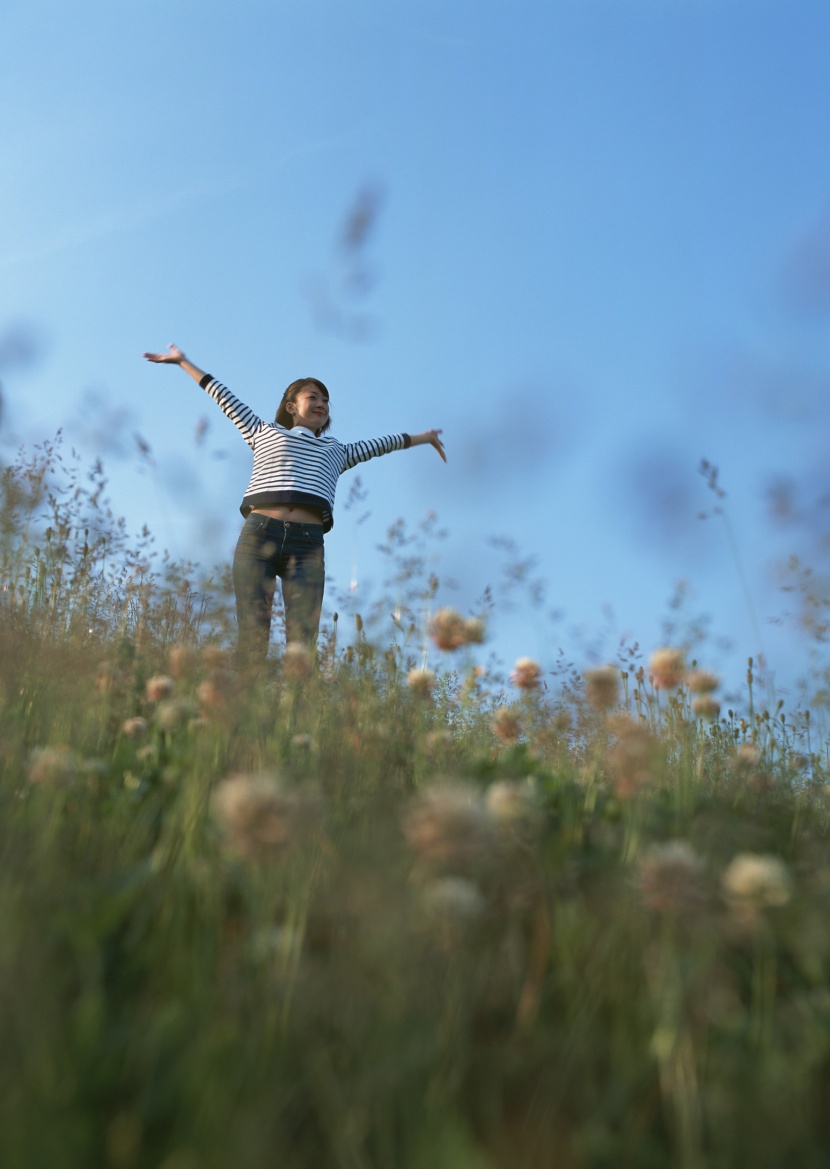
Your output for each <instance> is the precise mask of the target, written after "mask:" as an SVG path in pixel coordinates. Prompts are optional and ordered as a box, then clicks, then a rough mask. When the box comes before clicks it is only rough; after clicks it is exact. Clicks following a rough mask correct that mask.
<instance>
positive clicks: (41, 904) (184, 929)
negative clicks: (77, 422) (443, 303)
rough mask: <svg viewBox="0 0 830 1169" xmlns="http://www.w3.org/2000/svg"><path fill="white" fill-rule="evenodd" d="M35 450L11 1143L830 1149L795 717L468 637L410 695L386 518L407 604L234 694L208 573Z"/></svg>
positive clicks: (800, 1156)
mask: <svg viewBox="0 0 830 1169" xmlns="http://www.w3.org/2000/svg"><path fill="white" fill-rule="evenodd" d="M59 460H60V451H59V448H55V447H53V446H47V447H45V448H43V450H42V451H41V452H39V454H38V455H37V457H36V458H34V459H32V460H31V461H30V462H29V463H28V464H24V463H21V464H19V465H18V466H17V467H15V468H11V469H9V470H7V472H6V473H5V476H4V480H3V492H4V500H5V507H4V509H3V511H2V514H3V516H4V520H3V528H2V533H0V537H1V538H2V543H1V544H0V568H2V584H3V586H4V591H3V594H2V596H3V601H2V605H0V661H1V662H2V674H1V675H0V746H2V751H1V752H0V757H1V758H2V763H1V764H0V1018H2V1024H1V1025H0V1038H2V1043H0V1164H2V1165H3V1166H9V1167H15V1169H17V1167H21V1169H28V1167H29V1166H32V1167H34V1166H42V1165H43V1166H46V1165H49V1166H52V1165H59V1166H61V1169H74V1167H76V1166H77V1169H88V1167H90V1166H99V1165H100V1166H102V1167H108V1169H109V1167H112V1169H144V1167H145V1166H146V1167H147V1169H160V1167H163V1169H227V1167H228V1166H234V1167H235V1169H236V1167H239V1169H248V1167H250V1169H259V1167H264V1166H272V1165H273V1166H279V1167H280V1169H295V1167H296V1169H306V1167H307V1169H321V1167H325V1169H328V1167H329V1166H332V1167H337V1169H340V1167H343V1169H346V1167H349V1169H363V1167H366V1169H370V1167H371V1169H375V1167H377V1169H408V1167H412V1169H420V1167H424V1169H427V1167H429V1169H497V1167H502V1166H503V1167H504V1169H536V1167H537V1166H538V1167H539V1169H543V1167H544V1169H547V1167H550V1166H557V1167H563V1169H570V1167H571V1166H573V1167H592V1169H593V1167H597V1169H598V1167H605V1166H608V1167H609V1169H611V1167H614V1169H618V1167H620V1166H626V1167H640V1166H642V1167H644V1169H645V1167H647V1166H654V1167H655V1169H664V1167H665V1166H678V1167H682V1169H692V1167H697V1166H700V1167H703V1166H706V1167H707V1169H713V1167H714V1169H720V1167H722V1169H733V1167H734V1166H735V1165H741V1164H752V1165H753V1166H754V1167H762V1166H770V1167H772V1166H781V1167H782V1169H783V1167H784V1166H787V1167H790V1166H793V1165H798V1166H799V1169H812V1167H813V1166H815V1167H819V1166H824V1165H826V1164H827V1163H828V1153H827V1150H828V1148H830V1112H828V1110H827V1107H826V1101H827V1098H828V1091H830V985H828V969H830V967H829V966H828V963H830V931H828V930H827V928H826V923H827V920H828V913H830V865H828V860H827V832H828V819H829V818H830V798H829V797H828V793H827V788H826V783H827V775H826V770H825V766H824V758H825V756H824V752H825V749H826V745H825V744H824V743H823V742H822V741H821V736H820V734H819V732H818V731H817V730H816V729H815V727H813V726H811V725H810V721H809V719H808V718H807V717H806V715H805V714H804V713H798V714H796V713H793V714H791V715H789V714H786V713H785V712H783V711H781V710H775V711H773V712H767V711H765V710H763V709H758V710H757V711H756V710H755V708H754V707H753V708H752V709H751V710H750V709H749V707H748V709H747V711H746V712H744V713H743V714H742V713H741V712H738V711H731V712H723V713H722V717H721V718H719V719H715V721H712V722H709V721H705V720H703V719H701V718H698V717H697V716H696V715H695V713H694V710H693V706H692V703H693V702H694V700H695V697H696V695H695V693H694V692H693V691H692V689H691V686H692V684H693V683H692V680H690V679H689V678H688V675H687V674H685V673H684V674H683V675H682V677H681V679H680V682H681V684H680V685H679V686H670V687H666V688H663V689H661V688H660V687H659V686H655V684H654V683H653V682H651V681H650V680H649V668H648V667H647V666H646V667H643V666H638V663H637V662H632V663H630V665H629V667H628V668H627V669H625V670H619V669H617V670H615V671H613V672H612V674H613V677H612V678H611V682H612V683H613V685H616V683H617V682H618V681H619V683H620V686H619V690H618V694H617V698H616V701H614V702H613V703H612V702H610V700H609V687H608V685H606V690H605V691H604V692H601V691H597V690H596V689H592V685H593V683H592V681H591V677H590V676H589V678H588V680H587V682H584V681H583V679H582V678H581V676H579V675H578V674H575V673H573V672H571V673H570V674H569V675H568V676H567V677H566V678H565V679H564V680H563V681H561V682H560V683H558V684H557V688H556V689H554V688H553V683H552V682H551V689H550V690H546V689H544V688H542V687H536V686H530V687H527V688H524V689H522V688H516V687H511V686H510V685H509V683H507V682H506V681H504V680H501V679H499V678H498V677H497V676H495V675H494V674H493V673H492V672H491V671H487V670H485V671H484V672H481V673H479V672H478V671H477V669H476V663H477V661H478V660H479V658H480V657H481V655H482V654H485V653H486V646H485V647H484V648H483V649H480V648H479V647H478V646H477V645H475V644H473V645H468V646H462V647H460V648H459V649H458V650H457V651H456V652H455V653H447V654H446V655H441V654H437V655H436V654H433V660H435V658H436V657H437V659H438V660H441V661H443V662H444V663H445V666H444V668H443V669H438V670H437V677H436V678H435V680H434V685H433V687H432V689H431V691H430V690H429V680H427V681H426V682H424V681H423V679H422V691H421V692H419V691H418V689H417V687H416V686H414V685H411V684H408V682H407V676H408V674H409V671H410V670H411V669H412V668H413V667H415V666H417V665H420V663H421V659H420V656H419V652H418V644H417V634H416V632H415V630H414V628H413V625H414V624H415V623H414V622H413V620H412V618H413V615H414V614H415V613H416V610H417V606H418V605H419V604H421V603H423V602H424V601H425V600H428V599H429V598H430V597H431V596H433V595H434V593H435V587H436V586H435V582H434V581H430V580H429V579H427V580H426V581H424V579H423V574H422V568H423V561H422V560H421V559H419V557H418V556H417V555H415V554H414V551H413V546H414V545H416V544H417V539H420V537H417V539H416V538H414V537H413V538H412V539H410V538H409V537H407V536H406V534H405V531H404V530H403V529H402V528H398V529H396V530H395V531H393V533H390V548H389V553H390V562H391V563H392V564H393V569H394V573H393V580H394V590H395V596H396V598H397V600H396V606H397V609H398V612H397V613H396V617H395V620H394V621H388V620H387V622H386V624H385V625H384V623H383V620H382V618H381V616H380V614H381V612H383V611H386V612H388V611H389V609H390V608H391V606H388V605H387V606H386V609H385V610H384V607H383V605H382V604H381V605H379V606H378V612H377V614H375V615H374V617H373V618H372V619H371V620H369V619H368V618H367V624H366V627H363V628H360V629H358V630H357V631H356V633H355V635H354V637H353V638H352V639H351V641H350V643H349V644H343V635H342V632H340V633H339V634H338V625H337V623H333V622H330V623H329V627H328V631H327V636H326V639H325V645H324V646H323V648H322V651H321V655H320V663H319V666H318V667H317V668H315V669H314V670H312V671H311V672H310V673H308V674H307V675H305V676H303V671H302V670H299V669H298V667H297V663H296V662H295V663H293V664H292V663H291V662H290V660H289V659H282V658H279V657H278V658H277V659H275V661H274V662H272V663H271V665H270V667H269V670H268V672H267V675H266V676H265V677H263V678H258V679H245V678H239V677H238V676H237V674H236V673H235V672H234V671H233V669H232V668H231V662H230V660H229V659H228V657H227V654H226V653H225V651H224V649H223V646H225V645H227V644H228V642H229V639H230V637H231V632H232V631H231V630H230V628H229V625H228V622H227V618H226V613H227V609H228V597H227V592H226V583H227V582H226V580H224V578H223V574H222V573H215V574H214V576H213V584H212V586H211V587H208V582H205V581H199V580H197V578H196V570H195V569H194V568H193V567H192V566H187V565H172V564H169V563H166V562H164V561H162V563H161V564H159V563H158V562H156V561H153V559H152V558H151V556H150V555H149V552H148V550H147V548H148V546H147V544H146V543H145V544H143V545H142V544H141V542H139V544H138V547H130V542H129V541H128V540H127V537H126V535H125V534H124V532H123V530H122V528H121V527H120V526H119V525H118V523H117V521H115V520H114V519H113V517H112V516H111V515H110V514H109V513H108V512H107V510H106V505H105V503H104V502H103V477H102V474H101V472H100V470H98V471H96V472H94V473H93V476H92V477H91V478H85V477H84V476H82V475H81V474H80V473H79V472H78V470H77V469H74V470H73V469H72V468H71V467H70V468H69V469H68V470H67V469H66V468H63V467H61V466H60V464H59ZM47 527H48V528H49V530H50V532H51V534H50V535H49V536H48V537H47V536H46V534H45V533H46V528H47ZM145 539H146V538H145ZM415 550H416V551H417V548H416V549H415ZM401 598H402V599H401ZM339 624H340V625H341V626H342V624H343V621H342V620H341V622H340V623H339ZM358 624H359V625H360V626H363V622H362V621H361V622H359V623H358ZM462 624H463V623H462ZM479 634H480V629H477V630H476V636H478V635H479ZM338 636H339V637H340V644H339V645H338ZM183 646H186V647H189V649H188V652H187V653H184V652H183V651H182V649H181V647H183ZM171 651H172V652H171ZM476 655H478V657H477V656H476ZM159 676H161V677H165V678H170V679H171V681H170V682H169V686H171V687H172V692H171V693H170V694H168V695H167V696H166V697H158V696H156V697H150V696H148V683H151V680H152V679H157V678H158V677H159ZM519 677H520V680H521V679H524V680H530V681H533V674H532V671H530V673H528V672H527V669H525V672H524V674H522V673H520V675H519ZM605 681H606V683H608V682H609V678H608V677H606V679H605ZM164 685H165V686H167V685H168V683H165V684H164ZM612 688H613V686H612ZM154 689H155V690H156V691H158V690H162V689H164V686H162V684H161V683H158V682H156V683H151V685H150V687H149V692H152V691H153V690H154ZM603 693H604V698H603V697H602V694H603ZM589 699H591V700H592V701H594V703H595V705H591V701H589ZM753 701H754V702H757V697H755V698H753ZM603 704H605V706H606V709H597V707H602V706H603ZM499 712H501V713H499ZM505 712H506V713H505ZM128 720H144V722H143V723H142V722H132V723H130V722H129V721H128ZM232 776H236V777H242V778H238V779H237V780H236V781H235V784H234V785H229V782H228V781H229V777H232ZM742 858H743V859H742ZM747 858H748V859H747ZM753 858H754V859H753Z"/></svg>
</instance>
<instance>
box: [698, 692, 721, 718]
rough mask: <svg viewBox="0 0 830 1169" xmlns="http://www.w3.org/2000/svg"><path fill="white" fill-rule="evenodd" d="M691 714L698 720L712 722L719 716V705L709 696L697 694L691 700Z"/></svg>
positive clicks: (715, 699)
mask: <svg viewBox="0 0 830 1169" xmlns="http://www.w3.org/2000/svg"><path fill="white" fill-rule="evenodd" d="M692 713H693V714H694V715H696V716H697V717H698V718H705V719H708V721H709V722H714V721H715V720H716V719H717V717H718V715H719V714H720V703H719V702H718V700H717V698H715V697H713V695H711V694H698V695H697V697H696V698H693V699H692Z"/></svg>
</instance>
